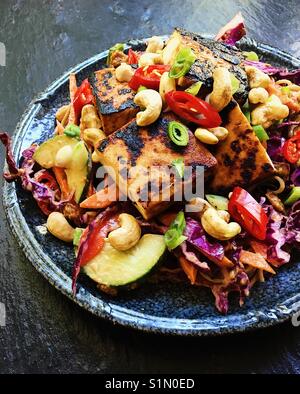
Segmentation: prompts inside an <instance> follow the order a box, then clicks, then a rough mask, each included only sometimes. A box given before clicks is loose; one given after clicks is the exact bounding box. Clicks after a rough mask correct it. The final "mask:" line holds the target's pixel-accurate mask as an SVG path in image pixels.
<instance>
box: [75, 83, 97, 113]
mask: <svg viewBox="0 0 300 394" xmlns="http://www.w3.org/2000/svg"><path fill="white" fill-rule="evenodd" d="M93 102H94V96H93V91H92V87H91V85H90V83H89V81H88V79H85V80H84V81H83V82H82V84H81V85H80V86H79V88H78V89H77V91H76V93H75V97H74V101H73V107H74V111H75V116H76V119H77V120H78V119H79V118H80V115H81V111H82V108H83V107H84V106H85V105H87V104H92V103H93Z"/></svg>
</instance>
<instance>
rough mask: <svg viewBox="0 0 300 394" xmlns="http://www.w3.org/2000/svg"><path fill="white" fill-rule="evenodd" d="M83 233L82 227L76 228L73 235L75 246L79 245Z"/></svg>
mask: <svg viewBox="0 0 300 394" xmlns="http://www.w3.org/2000/svg"><path fill="white" fill-rule="evenodd" d="M82 233H83V229H82V228H79V227H77V228H75V230H74V235H73V245H74V246H78V245H79V242H80V238H81V235H82Z"/></svg>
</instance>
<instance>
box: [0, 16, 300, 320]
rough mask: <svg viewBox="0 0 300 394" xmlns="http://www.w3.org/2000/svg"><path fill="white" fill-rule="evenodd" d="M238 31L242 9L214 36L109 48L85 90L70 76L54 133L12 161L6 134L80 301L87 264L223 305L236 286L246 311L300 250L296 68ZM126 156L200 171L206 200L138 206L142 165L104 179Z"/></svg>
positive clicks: (92, 270)
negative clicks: (264, 56) (247, 48)
mask: <svg viewBox="0 0 300 394" xmlns="http://www.w3.org/2000/svg"><path fill="white" fill-rule="evenodd" d="M245 34H246V30H245V25H244V21H243V19H242V17H241V15H240V14H238V15H237V16H236V17H235V18H234V19H233V20H232V21H231V22H230V23H229V24H228V25H226V26H225V27H224V28H223V29H221V31H220V32H219V33H218V34H217V36H216V37H215V40H207V39H202V38H201V36H197V35H195V36H192V33H187V32H184V31H181V30H180V29H177V30H176V31H175V32H174V33H173V34H172V36H171V37H170V38H169V40H168V41H167V42H164V41H163V40H162V39H161V38H159V37H152V38H151V39H150V40H149V41H148V43H147V46H145V48H143V50H139V51H134V50H133V49H132V48H130V49H129V50H128V49H126V48H125V46H124V45H123V44H116V45H115V46H114V47H112V48H111V49H110V50H109V54H108V59H107V67H106V68H104V69H101V70H99V71H97V72H96V73H94V75H93V76H91V78H89V79H85V80H84V81H82V82H81V83H80V84H79V86H77V80H76V75H74V74H71V75H70V85H69V86H70V87H69V88H70V103H68V104H67V105H65V106H63V107H61V108H60V109H59V110H58V111H57V113H56V125H55V130H54V135H53V137H52V138H50V139H49V140H47V141H45V142H43V143H42V144H40V145H38V144H33V145H32V146H30V147H28V149H26V150H25V151H24V152H23V154H22V159H21V161H20V166H18V165H17V163H16V162H15V160H14V158H13V155H12V152H11V139H10V137H9V136H8V134H6V133H0V140H1V141H2V143H3V144H4V145H5V147H6V162H7V170H6V172H5V173H4V178H5V180H6V181H7V182H14V181H17V182H21V184H22V187H23V188H24V190H26V191H28V192H29V193H31V194H32V196H33V198H34V199H35V201H36V203H37V204H38V206H39V208H40V210H41V211H42V212H43V214H44V215H45V218H47V224H46V226H47V229H48V231H49V232H50V233H51V234H53V236H56V237H57V238H59V239H60V240H61V241H64V242H69V243H73V244H74V249H75V257H74V265H73V278H72V279H73V292H74V295H75V296H76V289H77V279H78V275H79V274H80V272H81V270H82V271H83V272H84V273H85V274H86V275H88V276H89V277H90V278H92V279H93V280H94V281H95V282H96V283H97V285H98V287H99V289H100V290H101V291H104V292H106V293H108V294H111V295H116V294H118V292H119V291H121V290H122V289H125V290H129V289H134V288H136V287H137V286H139V285H143V283H144V281H141V279H144V278H146V280H148V281H149V282H150V283H152V282H155V281H174V282H186V283H189V284H190V285H193V286H204V287H208V288H210V289H211V291H212V294H213V296H214V297H215V304H216V307H217V309H218V310H219V311H220V312H221V313H227V311H228V308H229V302H228V296H229V294H230V293H232V292H234V293H237V294H238V295H239V303H240V305H242V304H243V303H244V301H245V298H246V297H248V296H249V294H250V290H251V288H252V287H253V285H254V284H255V283H257V282H263V281H264V280H265V278H267V277H268V276H272V275H275V274H276V272H277V270H278V269H279V268H280V267H281V266H282V265H284V264H287V263H289V262H290V261H291V256H292V253H296V250H297V249H298V250H299V248H300V70H292V71H290V70H287V69H283V68H277V67H274V66H272V65H270V64H266V63H264V62H262V61H260V59H259V56H258V55H257V54H256V53H255V52H242V51H240V50H239V49H238V41H239V40H240V39H242V37H243V36H244V35H245ZM191 37H196V38H191ZM228 59H229V60H228ZM120 157H122V158H126V159H127V160H128V161H129V164H126V165H127V172H130V171H132V170H133V169H134V168H136V166H137V164H140V163H143V164H144V165H146V167H147V168H148V167H150V166H153V165H154V164H158V165H160V164H163V165H165V164H167V165H168V166H169V167H170V168H173V169H174V170H175V174H176V177H177V178H178V180H179V182H183V181H182V180H183V178H184V174H185V171H186V168H187V166H192V167H193V169H195V167H197V166H203V167H204V168H205V196H196V197H194V198H193V199H191V200H189V201H187V200H185V199H184V198H183V199H182V201H172V199H171V201H167V202H166V201H164V200H163V198H162V197H161V194H160V198H159V199H158V200H155V199H154V198H153V196H150V198H149V200H148V201H147V202H143V201H141V199H140V198H138V197H135V196H134V193H133V192H136V191H137V189H139V190H140V189H141V182H143V185H144V184H145V183H147V182H146V181H145V179H144V178H142V177H141V174H140V173H139V174H136V172H135V175H132V174H133V172H131V176H129V180H127V181H126V182H127V183H126V185H125V182H124V181H122V176H121V172H120V173H118V172H117V176H115V177H113V176H112V174H111V173H110V172H108V173H105V174H104V175H103V177H102V178H101V180H99V177H98V176H97V173H98V171H99V168H102V167H109V166H110V168H112V167H113V168H115V166H116V163H117V161H118V160H119V159H120ZM145 163H146V164H145ZM163 175H164V174H163ZM159 176H162V173H160V174H159ZM141 179H142V180H141ZM189 181H190V182H191V183H193V182H195V177H194V175H192V176H191V179H190V180H189ZM138 182H139V183H138ZM137 183H138V187H137V186H136V184H137ZM165 183H166V182H165ZM165 183H162V184H161V185H163V186H161V187H160V192H161V193H162V191H164V189H167V188H170V182H169V184H168V185H166V184H165ZM125 186H126V187H129V189H130V188H131V192H128V190H127V189H126V187H125ZM171 186H172V187H173V183H172V185H171ZM124 195H126V196H127V198H123V197H124ZM191 208H192V209H191Z"/></svg>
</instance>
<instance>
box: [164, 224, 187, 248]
mask: <svg viewBox="0 0 300 394" xmlns="http://www.w3.org/2000/svg"><path fill="white" fill-rule="evenodd" d="M164 238H165V243H166V245H167V247H168V249H169V250H173V249H175V248H177V246H179V245H181V244H182V242H184V241H185V240H186V239H187V237H185V236H184V235H179V234H178V232H177V230H175V229H170V230H168V231H167V232H166V233H165V235H164Z"/></svg>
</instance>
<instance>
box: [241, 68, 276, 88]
mask: <svg viewBox="0 0 300 394" xmlns="http://www.w3.org/2000/svg"><path fill="white" fill-rule="evenodd" d="M245 70H246V74H247V77H248V82H249V86H250V88H251V89H252V88H267V87H268V86H269V84H270V82H271V78H270V77H269V75H267V74H265V73H264V72H263V71H261V70H259V69H258V68H256V67H253V66H246V67H245Z"/></svg>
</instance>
